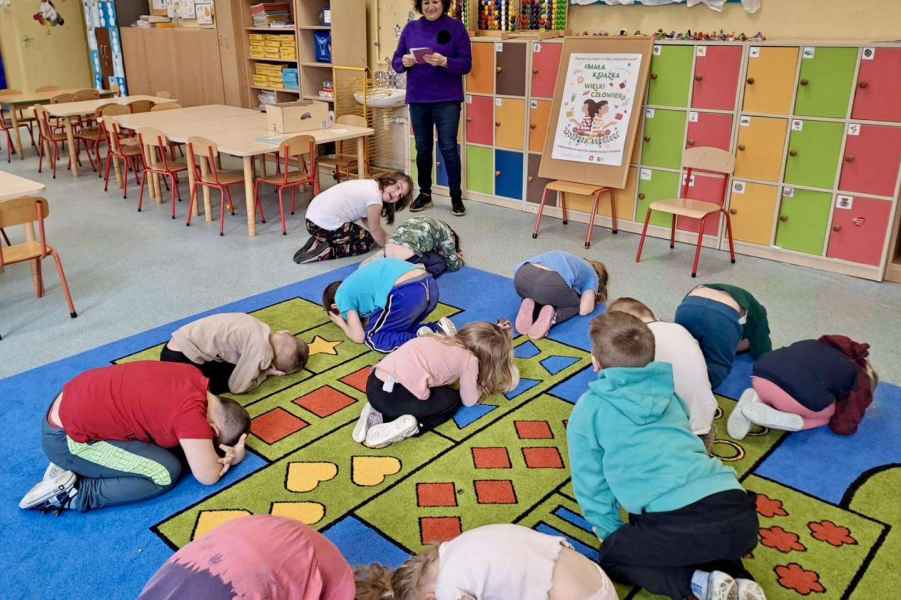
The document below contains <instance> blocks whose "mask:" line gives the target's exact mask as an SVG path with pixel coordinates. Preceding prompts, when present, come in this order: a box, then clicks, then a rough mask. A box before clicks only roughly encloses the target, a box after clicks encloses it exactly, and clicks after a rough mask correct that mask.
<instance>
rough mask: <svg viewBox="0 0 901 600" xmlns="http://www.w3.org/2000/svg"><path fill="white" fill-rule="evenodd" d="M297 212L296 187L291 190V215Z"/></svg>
mask: <svg viewBox="0 0 901 600" xmlns="http://www.w3.org/2000/svg"><path fill="white" fill-rule="evenodd" d="M296 210H297V187H292V188H291V214H292V215H293V214H294V211H296Z"/></svg>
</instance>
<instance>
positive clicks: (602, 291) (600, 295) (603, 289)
mask: <svg viewBox="0 0 901 600" xmlns="http://www.w3.org/2000/svg"><path fill="white" fill-rule="evenodd" d="M585 260H586V261H588V264H589V265H591V268H592V269H594V272H595V273H596V274H597V276H598V291H597V294H596V296H597V302H599V303H601V302H606V301H607V282H608V281H610V274H609V273H607V267H606V266H605V265H604V263H602V262H601V261H599V260H591V259H588V258H586V259H585Z"/></svg>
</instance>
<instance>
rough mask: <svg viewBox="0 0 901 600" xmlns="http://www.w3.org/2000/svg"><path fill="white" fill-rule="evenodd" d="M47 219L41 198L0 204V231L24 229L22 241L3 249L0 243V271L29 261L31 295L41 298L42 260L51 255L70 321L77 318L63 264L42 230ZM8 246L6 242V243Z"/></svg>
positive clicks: (45, 208) (42, 283) (42, 280)
mask: <svg viewBox="0 0 901 600" xmlns="http://www.w3.org/2000/svg"><path fill="white" fill-rule="evenodd" d="M49 216H50V206H49V205H48V204H47V201H46V200H45V199H44V198H37V197H32V196H24V197H21V198H15V199H13V200H7V201H5V202H0V228H5V227H14V226H16V225H24V226H25V238H26V239H25V241H24V242H21V243H19V244H13V245H11V246H9V247H8V248H4V247H3V245H2V244H0V270H2V269H4V268H5V267H6V265H14V264H16V263H20V262H27V261H33V263H34V274H35V280H34V292H35V295H36V296H37V297H38V298H41V297H43V295H44V277H43V273H42V271H41V264H42V261H43V260H44V259H45V258H47V257H48V256H52V257H53V260H54V262H55V263H56V272H57V274H58V275H59V280H60V283H61V284H62V286H63V291H64V292H65V294H66V302H67V303H68V305H69V316H70V317H72V318H73V319H74V318H75V317H77V316H78V313H76V312H75V303H74V302H72V294H71V292H70V291H69V283H68V282H67V281H66V273H65V272H64V271H63V261H62V259H61V258H60V256H59V252H57V251H56V250H55V249H54V248H53V246H50V245H48V244H47V234H46V231H45V230H44V219H46V218H47V217H49ZM35 223H37V224H38V231H39V232H40V241H35V240H34V235H33V231H34V224H35ZM4 237H5V235H4ZM7 243H8V240H7Z"/></svg>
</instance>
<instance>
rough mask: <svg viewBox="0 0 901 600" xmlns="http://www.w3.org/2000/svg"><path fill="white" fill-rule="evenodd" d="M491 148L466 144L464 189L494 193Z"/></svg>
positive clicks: (480, 192) (487, 193) (488, 193)
mask: <svg viewBox="0 0 901 600" xmlns="http://www.w3.org/2000/svg"><path fill="white" fill-rule="evenodd" d="M492 154H493V153H492V151H491V148H483V147H481V146H466V168H465V171H466V189H468V190H472V191H474V192H478V193H479V194H486V195H490V194H492V193H494V156H493V155H492Z"/></svg>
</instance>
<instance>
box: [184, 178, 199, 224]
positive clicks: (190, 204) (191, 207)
mask: <svg viewBox="0 0 901 600" xmlns="http://www.w3.org/2000/svg"><path fill="white" fill-rule="evenodd" d="M199 185H200V184H199V183H195V184H194V186H193V187H192V188H191V199H190V200H189V201H188V215H187V220H186V221H185V227H190V226H191V217H192V216H193V215H194V201H195V200H196V199H197V186H199Z"/></svg>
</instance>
